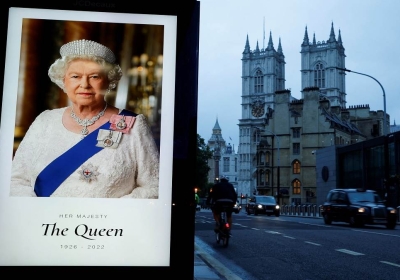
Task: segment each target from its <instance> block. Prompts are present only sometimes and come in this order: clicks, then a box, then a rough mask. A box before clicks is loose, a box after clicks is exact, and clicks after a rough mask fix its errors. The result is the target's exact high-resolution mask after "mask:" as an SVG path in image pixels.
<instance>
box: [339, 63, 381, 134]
mask: <svg viewBox="0 0 400 280" xmlns="http://www.w3.org/2000/svg"><path fill="white" fill-rule="evenodd" d="M336 69H338V70H342V71H345V72H352V73H356V74H360V75H363V76H367V77H370V78H371V79H373V80H375V82H377V83H378V84H379V85H380V87H381V89H382V91H383V135H385V136H386V135H387V124H386V95H385V89H384V88H383V86H382V84H381V83H380V82H379V81H378V80H377V79H375V78H374V77H372V76H370V75H367V74H364V73H359V72H355V71H351V70H349V69H346V68H339V67H336Z"/></svg>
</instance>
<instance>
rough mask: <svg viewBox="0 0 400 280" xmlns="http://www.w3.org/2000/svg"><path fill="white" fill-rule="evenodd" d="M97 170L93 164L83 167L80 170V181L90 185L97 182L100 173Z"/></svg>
mask: <svg viewBox="0 0 400 280" xmlns="http://www.w3.org/2000/svg"><path fill="white" fill-rule="evenodd" d="M97 168H98V167H95V166H93V164H91V163H89V164H87V165H82V166H81V168H80V169H79V170H78V173H79V175H80V176H79V179H80V180H83V181H86V182H88V183H90V182H91V181H97V176H98V175H99V172H97Z"/></svg>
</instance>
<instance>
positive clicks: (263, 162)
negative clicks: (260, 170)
mask: <svg viewBox="0 0 400 280" xmlns="http://www.w3.org/2000/svg"><path fill="white" fill-rule="evenodd" d="M260 165H265V154H264V153H263V152H261V153H260Z"/></svg>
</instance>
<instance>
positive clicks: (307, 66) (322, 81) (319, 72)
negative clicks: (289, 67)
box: [300, 23, 346, 108]
mask: <svg viewBox="0 0 400 280" xmlns="http://www.w3.org/2000/svg"><path fill="white" fill-rule="evenodd" d="M300 53H301V90H303V89H304V88H308V87H318V88H319V89H320V91H321V95H322V96H324V97H326V98H328V99H329V101H330V103H331V106H339V107H341V108H345V107H346V92H345V88H346V85H345V75H342V74H341V72H342V71H340V70H337V69H336V67H340V68H345V57H346V55H345V54H344V47H343V44H342V37H341V34H340V30H339V35H338V38H337V40H336V38H335V31H334V29H333V23H332V25H331V32H330V35H329V39H328V40H327V41H318V42H317V41H316V40H315V34H314V35H313V41H312V42H310V40H309V37H308V31H307V27H306V29H305V32H304V39H303V43H302V44H301V52H300ZM302 98H304V96H302Z"/></svg>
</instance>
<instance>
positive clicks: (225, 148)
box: [207, 119, 238, 191]
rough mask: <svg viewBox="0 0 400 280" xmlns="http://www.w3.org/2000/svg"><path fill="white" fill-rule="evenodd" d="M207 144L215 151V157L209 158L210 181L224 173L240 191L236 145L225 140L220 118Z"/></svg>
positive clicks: (212, 181)
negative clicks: (238, 186)
mask: <svg viewBox="0 0 400 280" xmlns="http://www.w3.org/2000/svg"><path fill="white" fill-rule="evenodd" d="M207 145H208V146H209V147H210V149H211V150H212V151H213V158H212V159H209V160H208V166H209V167H210V171H209V173H208V182H209V183H214V182H215V180H216V179H217V178H220V177H221V175H224V176H226V177H228V178H229V182H231V183H232V185H233V186H234V188H235V190H236V191H238V188H237V185H238V183H237V179H238V178H237V173H238V158H237V155H236V153H235V149H234V147H232V145H231V144H230V143H228V144H227V143H226V141H225V140H224V138H223V136H222V130H221V127H220V126H219V123H218V119H217V120H216V121H215V125H214V128H213V129H212V134H211V137H210V139H209V140H208V142H207Z"/></svg>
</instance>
